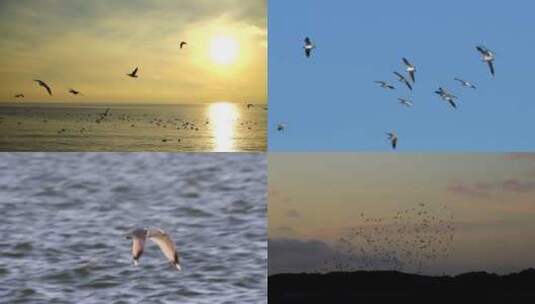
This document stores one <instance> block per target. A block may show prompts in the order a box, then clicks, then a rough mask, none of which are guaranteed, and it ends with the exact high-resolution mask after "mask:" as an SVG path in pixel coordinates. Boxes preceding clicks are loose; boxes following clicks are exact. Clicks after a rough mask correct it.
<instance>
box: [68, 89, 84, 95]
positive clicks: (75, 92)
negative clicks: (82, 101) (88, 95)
mask: <svg viewBox="0 0 535 304" xmlns="http://www.w3.org/2000/svg"><path fill="white" fill-rule="evenodd" d="M69 93H71V94H72V95H78V94H80V95H84V94H82V93H81V92H80V91H76V90H75V89H69Z"/></svg>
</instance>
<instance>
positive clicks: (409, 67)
mask: <svg viewBox="0 0 535 304" xmlns="http://www.w3.org/2000/svg"><path fill="white" fill-rule="evenodd" d="M401 60H403V63H404V64H405V65H406V66H407V69H406V71H407V73H409V75H410V76H411V80H412V82H413V83H415V82H416V79H415V78H414V74H415V73H416V67H415V66H414V65H412V64H411V63H410V62H409V60H407V58H405V57H403V58H402V59H401Z"/></svg>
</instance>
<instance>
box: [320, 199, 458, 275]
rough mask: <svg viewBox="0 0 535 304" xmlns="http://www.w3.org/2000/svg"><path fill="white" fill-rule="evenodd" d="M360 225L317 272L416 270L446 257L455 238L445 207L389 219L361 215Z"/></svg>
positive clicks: (400, 213)
mask: <svg viewBox="0 0 535 304" xmlns="http://www.w3.org/2000/svg"><path fill="white" fill-rule="evenodd" d="M358 217H359V220H358V222H359V225H356V226H354V227H351V228H349V229H347V230H346V231H345V232H344V233H342V235H341V236H340V237H339V238H338V240H337V241H336V244H335V248H336V249H335V254H334V255H333V256H330V257H327V258H326V259H325V261H324V262H323V264H322V265H319V268H318V269H316V271H317V272H332V271H358V270H378V269H381V270H398V271H407V270H416V271H417V272H422V271H424V270H425V268H426V267H427V266H428V265H429V264H430V263H432V262H434V261H437V260H439V259H444V258H447V257H448V256H449V254H450V252H451V251H452V248H453V241H454V236H455V225H454V218H453V214H452V213H451V212H450V211H449V210H448V208H447V207H446V206H445V205H443V206H431V205H429V204H425V203H420V204H417V205H416V206H414V207H412V208H408V209H404V210H400V211H397V212H395V213H394V214H393V215H392V216H390V217H370V216H367V215H366V214H365V213H364V212H361V213H360V214H359V215H358Z"/></svg>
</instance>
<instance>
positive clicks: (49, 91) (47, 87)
mask: <svg viewBox="0 0 535 304" xmlns="http://www.w3.org/2000/svg"><path fill="white" fill-rule="evenodd" d="M33 81H35V82H37V83H38V84H39V85H40V86H42V87H43V88H45V89H46V91H47V92H48V95H50V96H52V90H51V89H50V87H49V86H48V85H47V84H46V83H45V82H44V81H42V80H39V79H34V80H33Z"/></svg>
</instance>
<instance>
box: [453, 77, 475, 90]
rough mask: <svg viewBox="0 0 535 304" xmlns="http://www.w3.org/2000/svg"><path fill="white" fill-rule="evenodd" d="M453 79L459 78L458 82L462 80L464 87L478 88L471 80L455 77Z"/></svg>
mask: <svg viewBox="0 0 535 304" xmlns="http://www.w3.org/2000/svg"><path fill="white" fill-rule="evenodd" d="M453 79H454V80H457V81H458V82H460V83H461V85H462V86H463V87H467V88H472V89H476V86H475V85H474V84H473V83H471V82H469V81H466V80H462V79H460V78H453Z"/></svg>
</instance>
